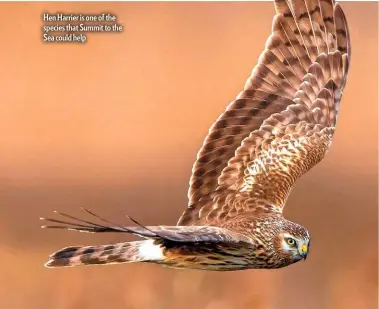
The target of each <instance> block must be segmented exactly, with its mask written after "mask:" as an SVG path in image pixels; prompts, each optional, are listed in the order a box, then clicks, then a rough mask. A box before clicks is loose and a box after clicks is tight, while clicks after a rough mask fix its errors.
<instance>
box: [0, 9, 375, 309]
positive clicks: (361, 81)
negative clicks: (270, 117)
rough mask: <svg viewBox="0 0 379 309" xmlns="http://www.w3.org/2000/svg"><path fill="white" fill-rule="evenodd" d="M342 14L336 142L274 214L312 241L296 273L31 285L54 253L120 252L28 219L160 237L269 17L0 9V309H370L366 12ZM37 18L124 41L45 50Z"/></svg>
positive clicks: (55, 275) (51, 272)
mask: <svg viewBox="0 0 379 309" xmlns="http://www.w3.org/2000/svg"><path fill="white" fill-rule="evenodd" d="M342 7H343V8H344V10H345V13H346V15H347V18H348V22H349V26H350V31H351V39H352V44H353V56H352V57H353V58H352V62H351V71H350V76H349V79H348V85H347V88H346V90H345V93H344V97H343V101H342V106H341V110H340V118H339V123H338V130H337V132H336V135H335V138H334V144H333V147H332V150H331V151H330V153H329V154H328V156H327V157H326V159H325V160H324V161H323V162H322V163H321V164H319V165H318V166H317V167H316V168H314V169H313V170H312V171H311V172H310V173H309V174H307V175H306V176H304V177H303V178H302V179H301V181H300V182H299V183H298V185H297V186H296V189H295V190H294V191H293V193H292V195H291V197H290V199H289V202H288V206H287V208H286V216H287V217H288V218H290V219H292V220H294V221H298V222H300V223H302V224H304V225H305V226H306V227H308V228H309V230H310V231H311V234H312V248H311V254H310V256H309V259H308V260H307V261H306V262H302V263H299V264H296V265H294V266H291V267H288V268H286V269H281V270H274V271H259V270H258V271H254V270H250V271H243V272H229V273H212V272H199V271H186V270H182V271H179V270H172V269H165V268H160V267H157V266H155V265H147V264H146V265H119V266H108V267H88V268H74V269H46V268H44V267H43V263H44V262H45V261H46V259H47V256H48V255H49V254H50V253H52V252H53V251H55V250H57V249H60V248H61V247H64V246H68V245H75V244H102V243H107V242H114V241H120V240H122V239H131V238H130V237H124V236H122V237H121V236H118V235H116V236H115V235H113V234H110V235H83V234H76V233H72V232H66V231H55V230H51V231H48V230H41V229H40V228H39V226H40V222H39V220H38V218H39V217H40V216H49V215H51V214H52V210H54V209H57V210H61V211H64V212H70V213H73V214H81V212H80V210H79V207H80V206H84V207H87V208H90V209H92V210H94V211H96V212H98V213H99V214H101V215H103V216H105V217H107V218H109V219H110V220H118V222H120V223H126V222H127V220H126V218H125V217H124V214H125V213H126V212H128V213H129V214H131V215H132V216H134V217H136V218H137V219H139V220H140V221H142V222H143V223H145V224H167V225H168V224H175V223H176V221H177V218H178V217H179V215H180V214H181V212H182V211H183V210H184V208H185V207H186V204H187V200H186V194H187V185H188V179H189V176H190V173H191V167H192V163H193V161H194V159H195V156H196V153H197V150H198V148H199V147H200V145H201V143H202V141H203V138H204V137H205V135H206V133H207V130H208V128H209V126H210V124H211V123H212V122H213V121H214V120H215V119H216V118H217V117H218V115H219V114H220V113H221V112H222V111H223V110H224V108H225V107H226V105H227V103H228V102H229V101H230V100H232V99H233V98H234V96H235V95H236V94H237V93H238V92H239V91H240V90H241V88H242V86H243V85H244V82H245V80H246V78H247V77H248V75H249V73H250V71H251V69H252V68H253V66H254V65H255V63H256V62H257V59H258V56H259V54H260V52H261V51H262V48H263V46H264V43H265V40H266V38H267V37H268V35H269V32H270V29H271V21H272V17H273V13H274V9H273V4H272V3H270V2H265V3H259V2H250V3H238V2H235V3H88V2H86V3H4V2H3V3H1V4H0V29H1V30H0V34H1V55H2V57H1V58H0V67H1V74H0V85H1V86H0V87H1V91H0V102H1V103H0V132H1V134H0V145H1V151H0V171H1V172H0V205H1V206H0V207H1V208H0V216H1V217H0V231H1V232H2V234H1V235H2V237H1V239H0V249H1V254H0V261H1V263H0V274H1V275H0V308H8V309H13V308H23V309H24V308H70V309H74V308H80V309H85V308H112V309H113V308H138V309H140V308H183V309H186V308H206V309H213V308H214V309H216V308H217V309H223V308H228V309H230V308H252V307H254V308H284V309H286V308H291V309H297V308H299V309H300V308H308V309H312V308H315V309H316V308H317V309H320V308H333V309H334V308H335V309H337V308H341V309H346V308H354V309H361V308H377V288H378V281H377V279H378V278H377V271H378V268H377V262H378V261H377V220H378V214H377V202H378V195H377V170H378V166H377V148H378V142H377V139H378V136H377V131H378V128H377V123H378V119H377V115H378V110H377V107H378V105H377V104H378V71H377V68H378V61H377V60H378V25H377V23H378V4H377V3H373V2H371V3H354V2H353V3H352V2H349V3H345V2H344V3H342ZM45 11H48V12H51V13H54V12H56V11H65V12H82V13H99V12H104V11H109V12H113V13H115V14H117V15H118V21H119V22H121V23H123V24H124V25H125V31H124V32H123V33H121V34H89V36H88V39H89V40H88V43H87V44H86V45H72V44H65V45H57V44H55V45H47V44H43V43H42V42H41V29H40V27H41V26H42V22H41V20H40V15H41V13H42V12H45Z"/></svg>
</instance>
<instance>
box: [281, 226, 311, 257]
mask: <svg viewBox="0 0 379 309" xmlns="http://www.w3.org/2000/svg"><path fill="white" fill-rule="evenodd" d="M274 246H275V249H276V252H277V254H278V255H279V256H281V257H283V258H285V259H286V260H288V261H290V263H294V262H297V261H300V260H302V259H304V260H305V259H306V258H307V255H308V253H309V246H310V236H309V232H308V231H307V229H306V228H304V227H303V226H301V225H299V224H296V223H293V222H288V224H286V225H285V226H284V227H283V228H282V229H281V230H280V231H279V233H278V234H277V235H276V237H275V240H274Z"/></svg>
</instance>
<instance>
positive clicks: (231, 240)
mask: <svg viewBox="0 0 379 309" xmlns="http://www.w3.org/2000/svg"><path fill="white" fill-rule="evenodd" d="M275 9H276V15H275V17H274V20H273V26H272V34H271V35H270V37H269V38H268V40H267V42H266V46H265V50H264V52H263V53H262V54H261V56H260V57H259V60H258V64H257V65H256V67H255V68H254V69H253V72H252V74H251V76H250V77H249V78H248V80H247V82H246V84H245V87H244V89H243V91H242V92H241V93H240V94H239V95H238V96H237V98H236V100H235V101H233V102H231V103H230V104H229V106H228V107H227V109H226V111H225V112H224V113H223V114H222V115H221V116H220V117H219V118H218V119H217V121H216V122H215V123H214V124H213V125H212V126H211V128H210V130H209V134H208V136H207V137H206V139H205V141H204V143H203V146H202V147H201V149H200V151H199V153H198V155H197V160H196V162H195V164H194V166H193V170H192V176H191V179H190V188H189V191H188V198H189V206H188V208H187V209H186V210H185V211H184V213H183V215H182V216H181V217H180V219H179V221H178V224H177V226H149V227H145V226H142V225H141V224H139V223H138V222H136V221H135V220H133V219H132V221H133V222H134V223H135V224H136V226H133V227H120V226H116V225H112V224H111V223H110V222H107V225H101V224H96V223H92V222H89V221H84V220H81V219H77V218H75V217H72V216H69V215H65V214H63V216H66V217H69V218H70V219H73V220H75V221H77V222H78V223H75V222H67V221H61V220H55V219H44V220H48V221H50V222H56V223H60V224H63V225H57V226H47V227H49V228H65V229H71V230H76V231H83V232H94V233H100V232H121V233H133V234H136V235H138V236H140V237H144V238H146V240H142V241H134V242H126V243H120V244H112V245H104V246H95V247H91V246H89V247H69V248H65V249H62V250H60V251H58V252H56V253H54V254H53V255H51V256H50V259H49V261H48V262H47V263H46V266H48V267H61V266H77V265H90V264H112V263H126V262H149V263H157V264H163V265H166V266H170V267H176V268H193V269H204V270H238V269H248V268H279V267H284V266H287V265H289V264H292V263H295V262H297V261H299V260H301V259H305V258H306V256H307V253H308V249H309V245H310V236H309V233H308V231H307V230H306V229H305V228H304V227H302V226H300V225H299V224H296V223H293V222H290V221H288V220H286V219H285V218H284V217H283V215H282V214H283V208H284V205H285V203H286V201H287V198H288V195H289V194H290V191H291V188H292V187H293V185H294V183H295V182H296V181H297V179H298V178H300V177H301V175H303V174H304V173H306V172H307V171H308V170H310V169H311V168H312V167H313V166H314V165H316V164H317V163H318V162H320V161H321V160H322V158H323V157H324V156H325V154H326V152H327V151H328V149H329V147H330V145H331V141H332V137H333V134H334V131H335V126H336V121H337V116H338V109H339V104H340V101H341V97H342V93H343V89H344V87H345V84H346V79H347V74H348V69H349V61H350V53H351V46H350V39H349V31H348V27H347V22H346V18H345V15H344V13H343V11H342V9H341V7H340V5H339V4H338V3H335V2H334V1H332V0H292V1H290V0H275ZM87 212H88V213H90V214H91V215H93V216H96V217H98V216H97V215H95V214H93V213H91V212H89V211H87ZM98 218H100V217H98ZM100 219H101V220H103V221H105V220H104V219H102V218H100Z"/></svg>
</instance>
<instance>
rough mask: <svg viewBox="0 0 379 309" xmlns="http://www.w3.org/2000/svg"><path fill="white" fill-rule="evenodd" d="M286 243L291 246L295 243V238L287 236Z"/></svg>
mask: <svg viewBox="0 0 379 309" xmlns="http://www.w3.org/2000/svg"><path fill="white" fill-rule="evenodd" d="M286 241H287V244H289V245H290V246H291V247H293V246H294V245H295V244H296V240H295V239H293V238H287V240H286Z"/></svg>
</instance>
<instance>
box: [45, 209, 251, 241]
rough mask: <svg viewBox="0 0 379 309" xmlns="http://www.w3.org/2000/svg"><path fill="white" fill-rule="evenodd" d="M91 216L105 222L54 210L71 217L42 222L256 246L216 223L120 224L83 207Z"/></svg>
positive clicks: (164, 238)
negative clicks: (179, 224)
mask: <svg viewBox="0 0 379 309" xmlns="http://www.w3.org/2000/svg"><path fill="white" fill-rule="evenodd" d="M83 210H85V211H86V212H87V213H89V214H90V215H92V216H94V217H96V218H98V219H100V220H101V221H104V222H105V223H106V224H99V223H95V222H92V221H87V220H83V219H80V218H78V217H74V216H71V215H68V214H64V213H59V212H55V213H57V214H58V215H61V216H63V217H66V218H69V219H70V220H69V221H67V220H59V219H52V218H41V220H43V221H47V222H51V223H58V224H59V225H43V226H42V228H50V229H51V228H55V229H64V230H71V231H78V232H86V233H110V232H113V233H130V234H135V235H137V236H140V237H144V238H149V239H156V240H160V241H164V242H171V243H177V244H179V243H182V244H183V243H219V244H220V243H224V244H244V245H250V246H252V245H253V240H252V239H250V238H249V237H247V236H245V235H243V234H241V233H238V232H236V231H231V230H228V229H224V228H220V227H215V226H144V225H142V224H140V223H138V222H137V221H136V220H134V219H132V218H130V217H129V219H130V220H132V221H133V222H134V223H135V224H136V226H127V227H126V226H120V225H117V224H114V223H112V222H110V221H108V220H106V219H104V218H101V217H99V216H98V215H96V214H94V213H93V212H91V211H89V210H87V209H83Z"/></svg>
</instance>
